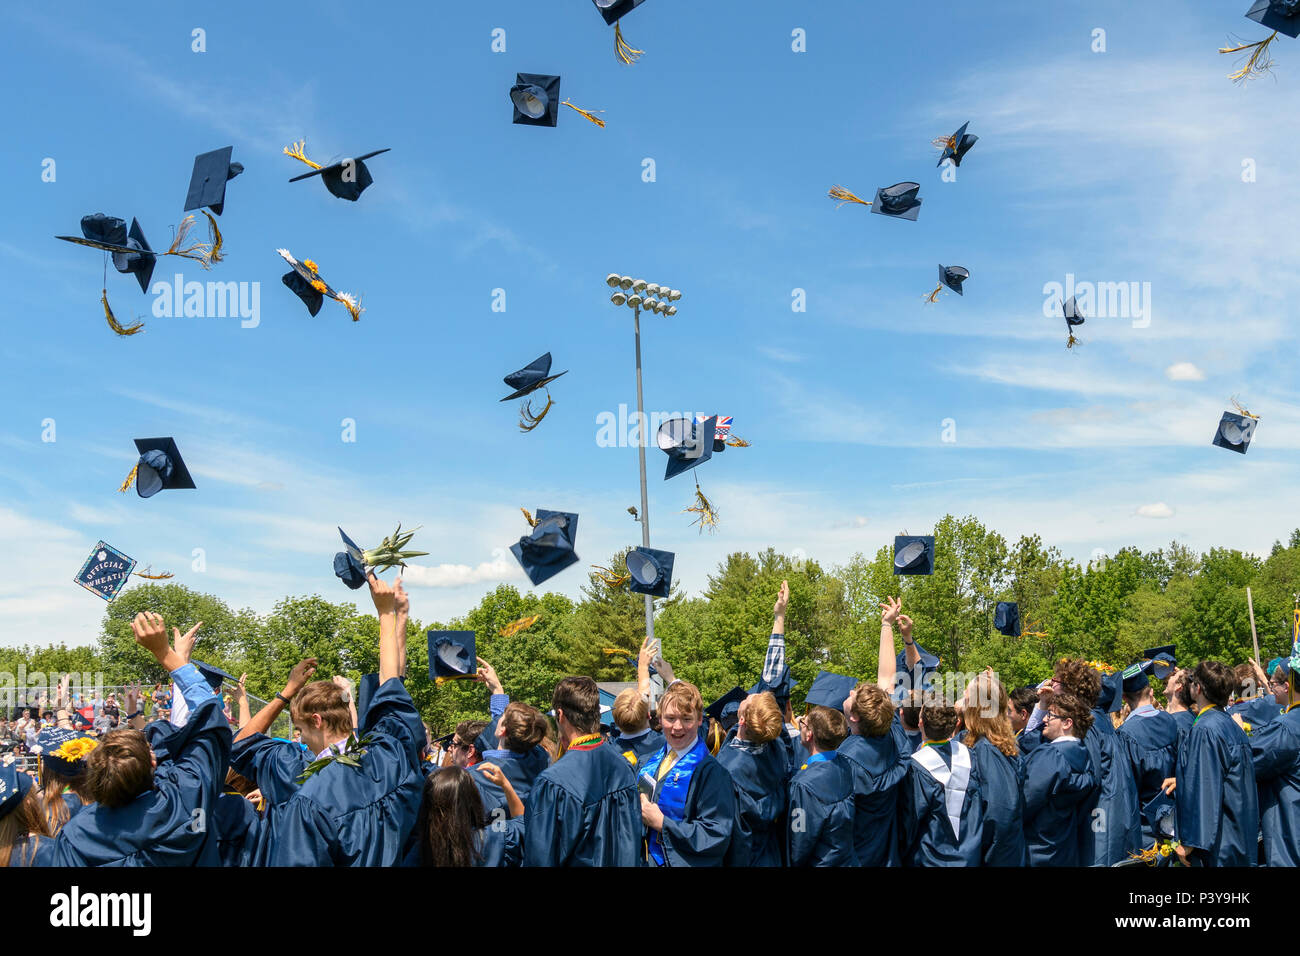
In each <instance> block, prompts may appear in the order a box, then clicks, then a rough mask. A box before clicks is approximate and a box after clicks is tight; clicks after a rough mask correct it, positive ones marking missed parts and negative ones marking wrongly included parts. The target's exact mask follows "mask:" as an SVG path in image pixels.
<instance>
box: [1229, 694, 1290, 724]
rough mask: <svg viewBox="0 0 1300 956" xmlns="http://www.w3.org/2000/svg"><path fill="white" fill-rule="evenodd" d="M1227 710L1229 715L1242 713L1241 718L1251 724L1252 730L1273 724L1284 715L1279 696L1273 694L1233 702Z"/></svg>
mask: <svg viewBox="0 0 1300 956" xmlns="http://www.w3.org/2000/svg"><path fill="white" fill-rule="evenodd" d="M1227 710H1228V715H1229V716H1231V715H1233V714H1241V719H1242V720H1244V721H1245V722H1246V723H1248V724H1250V729H1251V730H1252V731H1254V730H1255V729H1256V728H1258V727H1263V726H1264V725H1265V724H1271V723H1272V722H1273V721H1275V720H1277V719H1278V718H1280V717H1281V716H1282V705H1281V704H1279V703H1278V702H1277V698H1276V697H1274V696H1273V695H1272V694H1265V695H1264V696H1263V697H1255V698H1252V699H1251V700H1244V701H1241V702H1240V703H1236V704H1233V705H1232V706H1231V707H1229V708H1228V709H1227Z"/></svg>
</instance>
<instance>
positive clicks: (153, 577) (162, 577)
mask: <svg viewBox="0 0 1300 956" xmlns="http://www.w3.org/2000/svg"><path fill="white" fill-rule="evenodd" d="M134 573H135V576H136V577H137V578H146V579H148V580H150V581H166V580H167V579H168V578H174V577H176V575H174V574H172V573H171V572H170V571H164V572H163V573H162V574H154V573H153V565H147V566H146V567H145V569H144V570H143V571H136V572H134Z"/></svg>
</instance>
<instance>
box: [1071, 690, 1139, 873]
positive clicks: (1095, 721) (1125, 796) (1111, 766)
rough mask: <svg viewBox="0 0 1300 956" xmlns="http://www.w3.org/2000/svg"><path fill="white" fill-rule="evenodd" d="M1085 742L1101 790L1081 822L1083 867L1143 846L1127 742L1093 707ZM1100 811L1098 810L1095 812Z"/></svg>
mask: <svg viewBox="0 0 1300 956" xmlns="http://www.w3.org/2000/svg"><path fill="white" fill-rule="evenodd" d="M1083 742H1084V745H1085V746H1087V748H1088V753H1089V755H1090V756H1091V757H1092V765H1093V766H1094V767H1095V768H1097V771H1098V776H1099V778H1100V781H1101V789H1100V790H1099V791H1098V793H1097V797H1096V799H1095V800H1094V801H1093V802H1092V805H1091V806H1089V807H1088V819H1087V820H1086V821H1085V822H1084V824H1083V826H1084V830H1085V834H1086V836H1091V838H1092V839H1091V848H1090V847H1089V841H1088V840H1087V839H1085V840H1084V843H1083V860H1082V861H1081V862H1082V865H1083V866H1113V865H1114V864H1116V863H1121V862H1123V861H1124V860H1127V859H1129V857H1130V856H1131V855H1132V854H1134V853H1137V852H1138V851H1139V850H1141V849H1142V807H1141V806H1140V805H1139V804H1138V789H1137V781H1136V780H1135V779H1134V778H1133V764H1132V761H1131V760H1130V759H1129V753H1128V743H1127V741H1126V740H1125V738H1123V737H1120V736H1119V735H1118V734H1117V733H1116V732H1115V727H1114V725H1113V724H1111V722H1110V714H1107V713H1104V712H1103V711H1100V710H1097V709H1096V708H1093V711H1092V726H1091V727H1089V728H1088V735H1087V736H1086V737H1085V738H1084V741H1083ZM1094 811H1100V813H1094Z"/></svg>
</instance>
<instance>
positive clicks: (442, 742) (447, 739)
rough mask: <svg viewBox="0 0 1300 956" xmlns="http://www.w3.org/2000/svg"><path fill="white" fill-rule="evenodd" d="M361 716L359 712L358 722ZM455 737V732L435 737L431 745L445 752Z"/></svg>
mask: <svg viewBox="0 0 1300 956" xmlns="http://www.w3.org/2000/svg"><path fill="white" fill-rule="evenodd" d="M360 715H361V711H357V719H358V720H360ZM455 736H456V731H454V730H453V731H452V732H451V733H449V734H443V735H442V736H441V737H434V738H433V739H432V740H431V741H429V743H431V744H437V745H438V746H439V747H441V748H442V749H443V750H446V749H447V744H449V743H451V741H452V739H453V738H454V737H455Z"/></svg>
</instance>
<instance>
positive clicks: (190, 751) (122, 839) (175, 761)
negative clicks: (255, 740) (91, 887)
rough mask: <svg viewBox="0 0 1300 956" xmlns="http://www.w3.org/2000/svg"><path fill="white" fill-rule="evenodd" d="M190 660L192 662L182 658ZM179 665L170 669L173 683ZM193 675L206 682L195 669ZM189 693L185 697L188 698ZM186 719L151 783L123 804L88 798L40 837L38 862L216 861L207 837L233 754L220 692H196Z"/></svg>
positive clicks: (176, 730)
mask: <svg viewBox="0 0 1300 956" xmlns="http://www.w3.org/2000/svg"><path fill="white" fill-rule="evenodd" d="M187 666H188V667H191V668H192V667H193V665H187ZM183 670H184V669H183V668H181V669H178V670H177V671H175V672H174V673H173V677H174V678H175V679H176V681H177V683H178V684H182V682H183V681H184V680H185V675H184V674H183V673H182V672H183ZM194 678H195V679H197V680H198V681H199V682H200V683H202V685H203V687H204V688H207V683H206V681H204V680H203V678H202V677H201V676H199V674H198V671H197V669H195V670H194ZM188 696H189V695H187V699H188ZM195 704H197V706H192V708H191V711H190V719H189V721H188V722H187V723H186V724H185V726H184V727H180V728H174V729H173V732H172V734H171V735H170V736H169V737H167V748H166V753H167V755H168V759H166V760H164V761H161V762H160V763H159V764H158V766H157V767H156V768H155V769H154V775H153V779H154V786H153V789H152V790H149V791H146V792H145V793H142V794H141V795H140V796H138V797H136V798H135V800H133V801H132V802H131V803H129V804H127V805H126V806H124V807H116V808H113V809H110V808H108V807H102V806H100V805H99V804H97V803H92V804H89V805H87V806H86V807H85V808H83V809H82V810H81V812H79V813H78V814H77V815H76V816H75V817H73V818H72V819H71V820H69V821H68V822H67V823H66V824H64V826H63V829H62V830H60V831H59V835H58V837H57V838H56V839H55V840H53V841H52V842H51V841H45V840H43V841H41V843H42V849H44V847H45V846H49V847H50V852H49V853H48V855H47V854H45V853H43V852H42V853H41V854H40V856H39V857H38V860H37V862H38V863H40V864H41V865H48V866H217V865H219V862H220V861H219V859H218V857H217V848H216V842H215V841H213V840H209V839H208V835H209V834H208V831H209V829H210V827H211V826H212V822H213V816H214V814H215V810H216V802H217V796H218V795H219V794H220V792H221V791H220V785H221V783H222V782H224V780H225V777H226V765H227V764H228V763H229V761H230V725H229V724H228V723H227V721H226V716H225V714H224V713H223V712H222V708H221V699H220V698H219V697H216V696H213V695H211V692H210V689H209V692H208V694H207V695H206V696H205V698H204V699H202V700H198V699H197V698H196V700H195Z"/></svg>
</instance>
